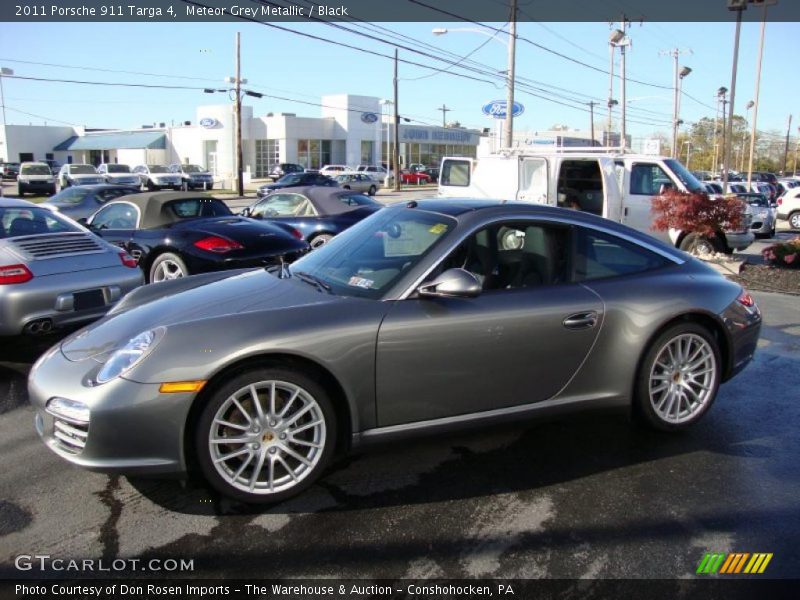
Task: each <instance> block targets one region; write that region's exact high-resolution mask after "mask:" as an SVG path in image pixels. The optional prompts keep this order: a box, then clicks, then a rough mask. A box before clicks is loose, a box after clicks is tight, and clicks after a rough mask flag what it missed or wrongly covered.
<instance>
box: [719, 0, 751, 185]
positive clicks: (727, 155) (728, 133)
mask: <svg viewBox="0 0 800 600" xmlns="http://www.w3.org/2000/svg"><path fill="white" fill-rule="evenodd" d="M745 8H747V5H745V6H742V7H741V8H739V9H738V10H737V11H736V35H735V37H734V42H733V68H732V69H731V100H730V105H729V108H728V126H727V128H726V130H725V138H726V139H728V140H729V141H731V142H732V141H733V107H734V106H735V104H736V69H737V68H738V66H739V36H740V34H741V32H742V11H744V9H745ZM731 146H733V143H729V144H725V145H724V148H725V152H724V154H723V155H722V170H723V171H722V193H723V194H725V193H727V192H728V175H729V173H728V171H729V169H730V165H731Z"/></svg>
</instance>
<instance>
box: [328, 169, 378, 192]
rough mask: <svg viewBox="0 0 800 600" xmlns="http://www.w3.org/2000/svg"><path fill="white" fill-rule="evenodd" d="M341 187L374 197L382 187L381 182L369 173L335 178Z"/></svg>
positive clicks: (342, 175)
mask: <svg viewBox="0 0 800 600" xmlns="http://www.w3.org/2000/svg"><path fill="white" fill-rule="evenodd" d="M334 179H335V180H336V182H337V183H338V184H339V187H342V188H344V189H346V190H353V191H354V192H361V193H362V194H369V195H370V196H374V195H375V194H376V193H377V192H378V188H379V187H380V186H381V184H380V182H379V181H377V180H375V179H373V178H372V177H370V176H369V175H368V174H367V173H342V174H341V175H336V176H335V177H334Z"/></svg>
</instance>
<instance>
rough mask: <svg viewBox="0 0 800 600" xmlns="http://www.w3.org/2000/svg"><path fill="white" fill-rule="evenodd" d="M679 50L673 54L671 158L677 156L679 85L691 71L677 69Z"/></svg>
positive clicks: (679, 110) (689, 69) (679, 104)
mask: <svg viewBox="0 0 800 600" xmlns="http://www.w3.org/2000/svg"><path fill="white" fill-rule="evenodd" d="M679 52H680V51H679V50H675V52H674V54H673V56H674V58H675V86H674V87H675V98H674V100H673V103H672V158H678V126H679V125H680V123H681V118H680V112H681V87H682V86H683V78H684V77H686V76H687V75H689V73H691V72H692V69H691V68H689V67H686V66H684V67H683V68H682V69H681V70H680V71H679V70H678V54H679Z"/></svg>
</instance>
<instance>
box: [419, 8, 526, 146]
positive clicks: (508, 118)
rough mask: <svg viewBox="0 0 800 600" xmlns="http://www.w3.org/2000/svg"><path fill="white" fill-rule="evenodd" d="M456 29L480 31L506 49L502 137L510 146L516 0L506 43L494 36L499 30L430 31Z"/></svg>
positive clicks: (470, 28) (512, 113)
mask: <svg viewBox="0 0 800 600" xmlns="http://www.w3.org/2000/svg"><path fill="white" fill-rule="evenodd" d="M456 31H469V32H471V33H480V34H481V35H485V36H488V37H490V38H491V39H493V40H497V41H498V42H500V43H501V44H503V45H504V46H505V47H506V48H507V49H508V70H507V74H506V88H507V91H506V119H505V131H504V132H503V137H504V138H505V140H506V145H507V146H508V147H509V148H511V147H513V145H514V74H515V72H514V65H515V62H516V44H517V0H511V19H510V20H509V22H508V43H506V42H504V41H503V40H501V39H498V38H497V37H495V36H497V34H498V33H499V30H498V31H496V32H495V33H494V34H489V33H488V32H487V31H484V30H483V29H477V28H473V27H459V28H456V29H447V28H444V27H436V28H434V29H433V30H431V33H433V35H445V34H446V33H450V32H456Z"/></svg>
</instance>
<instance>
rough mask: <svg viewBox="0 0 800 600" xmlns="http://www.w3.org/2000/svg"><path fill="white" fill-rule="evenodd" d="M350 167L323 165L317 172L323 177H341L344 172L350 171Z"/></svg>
mask: <svg viewBox="0 0 800 600" xmlns="http://www.w3.org/2000/svg"><path fill="white" fill-rule="evenodd" d="M352 170H353V169H351V168H350V167H348V166H346V165H325V166H324V167H322V168H321V169H320V170H319V172H320V173H322V174H323V175H327V176H328V177H336V176H337V175H341V174H342V173H344V172H345V171H352Z"/></svg>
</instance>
